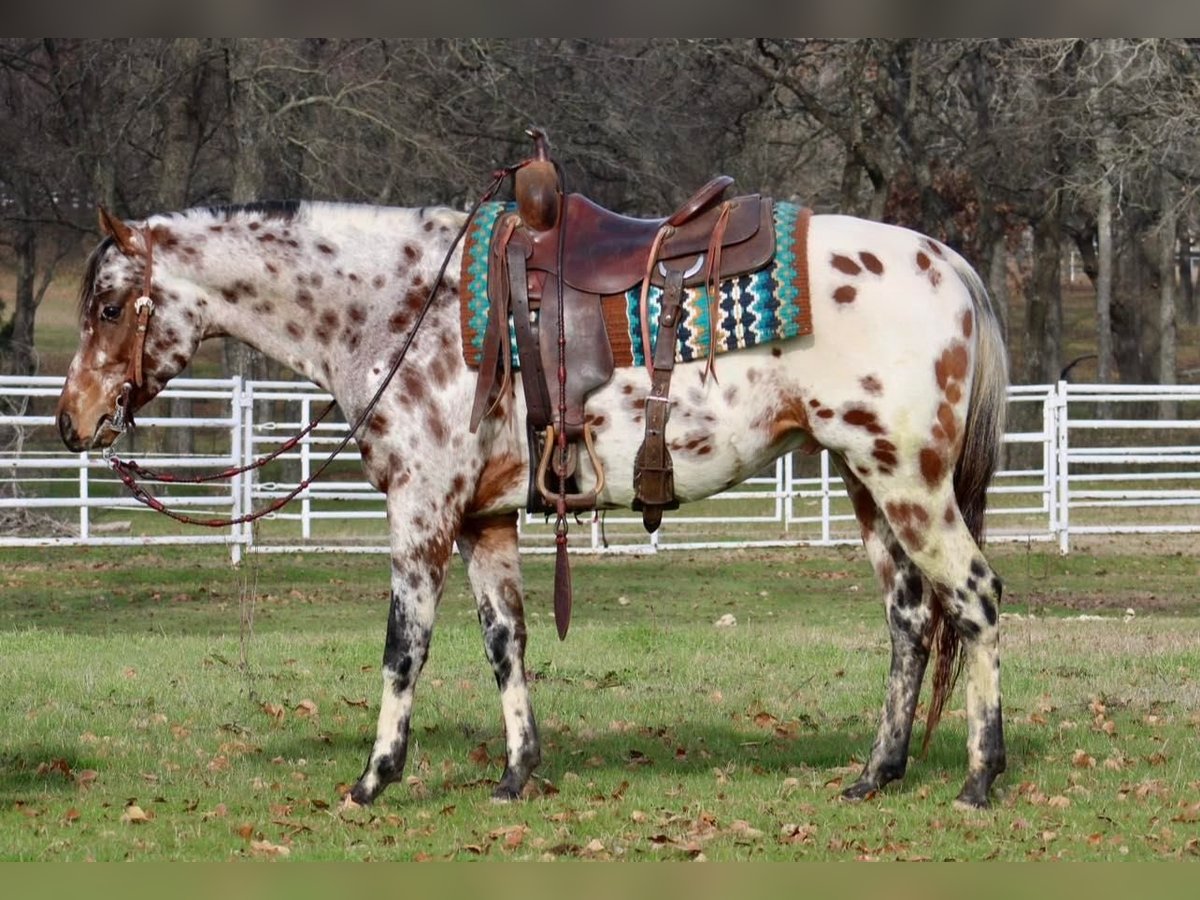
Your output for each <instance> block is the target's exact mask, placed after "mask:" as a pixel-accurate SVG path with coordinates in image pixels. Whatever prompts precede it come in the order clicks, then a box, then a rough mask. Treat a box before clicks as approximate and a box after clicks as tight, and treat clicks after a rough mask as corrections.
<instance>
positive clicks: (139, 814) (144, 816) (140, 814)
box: [121, 803, 154, 825]
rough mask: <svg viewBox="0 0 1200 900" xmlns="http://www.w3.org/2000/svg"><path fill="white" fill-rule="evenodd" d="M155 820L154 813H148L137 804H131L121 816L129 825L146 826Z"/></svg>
mask: <svg viewBox="0 0 1200 900" xmlns="http://www.w3.org/2000/svg"><path fill="white" fill-rule="evenodd" d="M153 818H154V813H153V812H146V810H144V809H142V808H141V807H140V806H138V805H137V804H136V803H130V804H129V805H128V806H127V807H125V812H124V813H122V814H121V821H122V822H124V823H126V824H127V825H145V824H146V823H147V822H149V821H150V820H151V819H153Z"/></svg>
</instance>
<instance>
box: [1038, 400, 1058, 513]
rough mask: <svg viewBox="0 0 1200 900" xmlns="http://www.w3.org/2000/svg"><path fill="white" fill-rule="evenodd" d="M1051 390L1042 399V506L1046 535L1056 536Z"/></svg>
mask: <svg viewBox="0 0 1200 900" xmlns="http://www.w3.org/2000/svg"><path fill="white" fill-rule="evenodd" d="M1055 396H1056V391H1055V389H1054V388H1051V389H1050V390H1049V391H1047V392H1046V394H1045V395H1044V396H1043V397H1042V506H1043V507H1044V509H1045V511H1046V533H1047V534H1049V535H1050V536H1051V537H1056V536H1057V535H1058V405H1057V403H1056V402H1055Z"/></svg>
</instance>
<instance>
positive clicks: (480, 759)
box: [467, 744, 492, 766]
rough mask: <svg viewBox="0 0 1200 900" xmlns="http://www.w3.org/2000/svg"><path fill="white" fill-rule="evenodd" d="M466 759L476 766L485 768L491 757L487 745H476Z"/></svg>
mask: <svg viewBox="0 0 1200 900" xmlns="http://www.w3.org/2000/svg"><path fill="white" fill-rule="evenodd" d="M467 759H469V760H470V761H471V762H473V763H475V765H477V766H486V765H488V764H490V763H491V761H492V758H491V756H490V755H489V754H488V748H487V744H477V745H476V746H475V748H474V749H473V750H472V751H471V752H470V753H468V754H467Z"/></svg>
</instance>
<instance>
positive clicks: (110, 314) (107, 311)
mask: <svg viewBox="0 0 1200 900" xmlns="http://www.w3.org/2000/svg"><path fill="white" fill-rule="evenodd" d="M100 318H101V319H103V320H104V321H105V322H115V321H117V319H119V318H121V307H119V306H114V305H113V304H109V305H108V306H105V307H103V308H102V309H101V310H100Z"/></svg>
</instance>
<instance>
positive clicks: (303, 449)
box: [300, 397, 313, 541]
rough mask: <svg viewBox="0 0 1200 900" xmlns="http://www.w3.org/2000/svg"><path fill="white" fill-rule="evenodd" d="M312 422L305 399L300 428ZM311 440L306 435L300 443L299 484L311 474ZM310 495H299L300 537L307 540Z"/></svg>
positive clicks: (310, 409) (309, 436)
mask: <svg viewBox="0 0 1200 900" xmlns="http://www.w3.org/2000/svg"><path fill="white" fill-rule="evenodd" d="M311 421H312V400H310V399H309V398H308V397H305V398H304V399H303V400H301V401H300V427H301V428H303V427H305V426H306V425H308V423H309V422H311ZM312 439H313V436H312V435H311V434H310V435H307V436H306V437H305V438H304V440H302V441H301V442H300V483H301V484H304V483H305V482H306V481H308V476H309V475H310V474H311V472H312ZM311 515H312V495H311V488H305V489H304V493H303V494H301V495H300V537H301V538H302V539H303V540H306V541H307V540H308V539H309V538H311V537H312V518H311Z"/></svg>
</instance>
